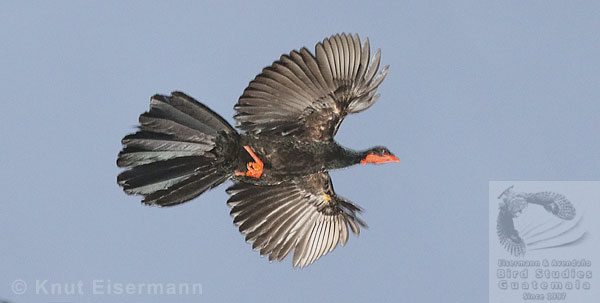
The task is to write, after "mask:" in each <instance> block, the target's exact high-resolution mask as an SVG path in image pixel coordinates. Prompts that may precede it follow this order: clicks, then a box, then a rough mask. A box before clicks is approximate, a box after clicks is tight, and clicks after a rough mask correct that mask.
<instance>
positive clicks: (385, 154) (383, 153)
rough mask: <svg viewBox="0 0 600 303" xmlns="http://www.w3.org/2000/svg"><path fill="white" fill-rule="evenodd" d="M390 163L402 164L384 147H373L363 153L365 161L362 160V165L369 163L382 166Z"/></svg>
mask: <svg viewBox="0 0 600 303" xmlns="http://www.w3.org/2000/svg"><path fill="white" fill-rule="evenodd" d="M388 162H400V160H399V159H398V158H397V157H396V156H394V154H392V152H390V150H389V149H387V148H385V147H383V146H376V147H373V148H371V149H369V150H367V151H365V152H364V153H363V159H362V160H360V164H362V165H365V164H367V163H375V164H382V163H388Z"/></svg>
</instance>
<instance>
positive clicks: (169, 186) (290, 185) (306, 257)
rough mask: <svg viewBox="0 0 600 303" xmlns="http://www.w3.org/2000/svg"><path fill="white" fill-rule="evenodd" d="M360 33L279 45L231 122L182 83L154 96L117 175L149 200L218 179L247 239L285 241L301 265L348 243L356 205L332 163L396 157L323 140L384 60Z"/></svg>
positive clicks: (186, 196)
mask: <svg viewBox="0 0 600 303" xmlns="http://www.w3.org/2000/svg"><path fill="white" fill-rule="evenodd" d="M370 57H371V56H370V48H369V42H368V40H367V41H366V42H365V43H364V44H361V42H360V39H359V37H358V35H346V34H338V35H334V36H331V37H330V38H326V39H324V40H323V41H322V42H320V43H317V45H316V46H315V55H313V54H312V53H311V52H310V51H309V50H307V49H306V48H302V49H301V50H300V51H292V52H291V53H289V54H288V55H282V56H281V57H280V59H279V60H278V61H275V62H274V63H273V64H272V65H271V66H269V67H266V68H264V69H263V70H262V72H261V73H260V74H259V75H258V76H256V78H254V80H252V81H251V82H250V84H249V85H248V87H247V88H246V90H244V93H243V94H242V96H241V97H240V98H239V101H238V103H237V104H236V105H235V107H234V108H235V110H236V112H237V113H236V114H235V120H236V126H237V128H239V129H240V130H242V131H244V133H242V134H240V133H238V132H237V131H236V130H235V129H234V128H233V127H232V126H231V125H230V124H229V123H227V122H226V121H225V120H224V119H223V118H222V117H220V116H219V115H217V114H216V113H214V112H213V111H212V110H210V109H209V108H208V107H206V106H205V105H203V104H201V103H200V102H198V101H196V100H194V99H193V98H191V97H189V96H187V95H186V94H184V93H181V92H173V93H172V94H171V95H170V96H164V95H155V96H153V97H152V98H151V99H150V110H149V111H148V112H146V113H143V114H142V115H141V116H140V118H139V122H140V126H139V131H138V132H136V133H134V134H130V135H127V136H125V137H124V138H123V140H122V143H123V145H124V148H123V150H122V151H121V152H120V153H119V156H118V160H117V165H118V166H119V167H127V168H128V169H127V170H125V171H123V172H122V173H121V174H120V175H119V176H118V178H117V181H118V183H119V185H121V186H122V187H123V189H124V191H125V192H126V193H127V194H138V195H143V196H144V199H143V200H142V202H143V203H144V204H148V205H156V206H172V205H177V204H180V203H183V202H186V201H188V200H191V199H193V198H195V197H197V196H198V195H200V194H202V193H203V192H204V191H206V190H208V189H211V188H213V187H215V186H218V185H219V184H221V183H223V182H225V181H226V180H228V179H232V180H233V181H234V182H235V184H234V185H233V186H231V187H230V188H228V189H227V193H229V194H230V195H231V197H230V199H229V200H228V202H227V204H228V205H229V206H230V207H231V208H232V209H231V215H232V216H233V218H234V220H233V221H234V223H235V224H236V225H237V226H238V227H239V230H240V232H242V233H243V234H245V235H246V241H247V242H249V243H252V248H253V249H255V250H259V251H260V254H261V255H269V260H274V259H277V260H278V261H281V260H282V259H284V258H285V257H286V256H287V255H288V254H289V253H290V252H291V251H292V250H294V257H293V265H294V266H300V267H304V266H306V265H309V264H311V263H312V262H314V261H315V260H317V259H318V258H319V257H321V256H323V255H325V254H327V253H328V252H329V251H332V250H333V249H334V248H335V247H336V246H337V244H338V243H341V244H342V245H344V244H346V241H347V240H348V234H349V232H348V228H350V230H352V232H353V233H355V234H357V235H358V234H359V232H360V229H359V226H365V224H364V223H363V221H362V220H361V219H359V218H358V213H359V212H360V208H359V207H358V206H356V205H354V204H352V203H351V202H350V201H348V200H346V199H344V198H342V197H340V196H338V195H336V194H335V192H334V190H333V185H332V183H331V179H330V177H329V174H328V173H327V172H328V171H329V170H331V169H337V168H343V167H347V166H351V165H354V164H358V163H361V164H366V163H386V162H398V158H396V157H395V156H394V155H393V154H392V153H391V152H390V151H389V150H388V149H387V148H385V147H373V148H371V149H369V150H366V151H360V152H359V151H354V150H351V149H347V148H344V147H342V146H340V145H339V144H338V143H337V142H335V141H334V140H333V137H334V136H335V134H336V132H337V130H338V128H339V126H340V124H341V123H342V120H343V119H344V118H345V117H346V116H347V115H348V114H354V113H358V112H361V111H363V110H365V109H367V108H369V107H371V106H372V105H373V104H374V103H375V101H376V100H377V99H378V97H379V95H376V94H375V91H376V90H377V87H378V86H379V85H380V84H381V82H382V81H383V79H384V78H385V76H386V74H387V71H388V66H386V67H384V68H383V69H382V70H381V71H380V72H378V71H379V61H380V51H379V50H378V51H377V52H376V53H375V55H374V56H373V58H372V59H371V58H370Z"/></svg>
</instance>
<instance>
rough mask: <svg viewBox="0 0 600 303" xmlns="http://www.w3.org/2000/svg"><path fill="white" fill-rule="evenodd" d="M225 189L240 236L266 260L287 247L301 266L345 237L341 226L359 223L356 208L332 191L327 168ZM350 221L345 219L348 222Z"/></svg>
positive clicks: (356, 228)
mask: <svg viewBox="0 0 600 303" xmlns="http://www.w3.org/2000/svg"><path fill="white" fill-rule="evenodd" d="M227 192H228V193H229V194H230V195H231V197H230V199H229V200H228V201H227V204H228V205H229V206H230V207H231V213H230V214H231V215H232V216H233V221H234V223H235V224H236V226H238V228H239V230H240V232H241V233H242V234H245V235H246V241H247V242H249V243H251V244H252V248H253V249H255V250H258V251H259V253H260V254H261V255H268V256H269V260H270V261H273V260H278V261H281V260H283V259H284V258H285V257H286V256H287V255H289V253H290V252H291V251H292V250H293V251H294V257H293V260H292V264H293V265H294V266H300V267H304V266H307V265H309V264H311V263H313V262H314V261H316V260H317V259H319V258H320V257H322V256H324V255H326V254H327V253H329V252H330V251H332V250H333V249H334V248H335V247H336V246H337V244H338V243H342V244H345V243H346V241H347V240H348V231H347V229H344V228H342V227H341V226H342V225H343V226H346V225H347V224H350V225H351V226H353V228H352V231H353V232H354V233H355V234H358V233H359V230H360V228H359V226H365V225H364V224H363V223H362V221H361V220H360V219H359V218H358V216H357V213H358V212H360V209H359V208H358V207H357V206H355V205H354V204H352V203H350V202H348V201H346V200H345V199H343V198H341V197H338V196H337V195H336V194H335V192H334V191H333V186H332V185H331V179H330V178H329V175H328V174H327V173H319V174H314V175H309V176H306V177H303V178H301V179H295V180H292V181H287V182H284V183H281V184H278V185H253V184H246V183H237V184H235V185H233V186H232V187H230V188H229V189H228V190H227ZM348 221H351V222H348Z"/></svg>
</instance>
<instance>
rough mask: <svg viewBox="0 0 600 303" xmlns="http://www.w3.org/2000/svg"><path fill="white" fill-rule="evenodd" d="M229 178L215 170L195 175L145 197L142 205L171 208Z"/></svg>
mask: <svg viewBox="0 0 600 303" xmlns="http://www.w3.org/2000/svg"><path fill="white" fill-rule="evenodd" d="M228 178H229V176H227V175H224V174H222V173H220V172H219V171H218V170H217V169H214V168H213V169H208V170H207V171H204V172H203V173H202V174H195V175H193V176H192V177H189V178H186V179H184V180H182V181H180V182H178V183H176V184H174V185H173V186H171V187H169V188H167V189H163V190H158V191H155V192H153V193H151V194H148V195H146V196H145V198H144V200H142V203H144V204H148V205H158V206H173V205H177V204H180V203H183V202H186V201H189V200H191V199H193V198H195V197H197V196H199V195H200V194H202V193H204V192H205V191H207V190H209V189H211V188H213V187H216V186H217V185H219V184H221V183H223V182H225V181H226V180H227V179H228Z"/></svg>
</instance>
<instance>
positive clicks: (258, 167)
mask: <svg viewBox="0 0 600 303" xmlns="http://www.w3.org/2000/svg"><path fill="white" fill-rule="evenodd" d="M244 149H245V150H246V151H247V152H248V154H250V156H251V157H252V159H253V160H254V162H248V164H247V165H246V168H247V169H248V170H247V171H246V172H245V173H244V172H241V171H236V172H235V175H236V176H247V177H252V178H257V179H258V178H260V176H261V175H262V173H263V167H264V164H263V162H262V161H261V160H260V158H259V157H258V156H257V155H256V154H255V153H254V151H253V150H252V149H251V148H250V146H248V145H246V146H244Z"/></svg>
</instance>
